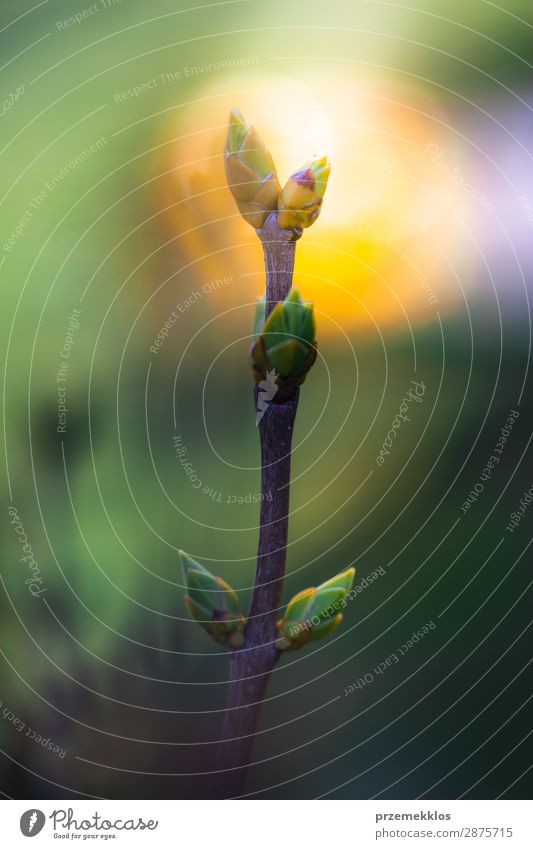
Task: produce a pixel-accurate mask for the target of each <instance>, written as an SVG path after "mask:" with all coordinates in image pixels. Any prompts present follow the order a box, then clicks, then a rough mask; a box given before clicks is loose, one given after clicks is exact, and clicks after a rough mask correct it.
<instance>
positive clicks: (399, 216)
mask: <svg viewBox="0 0 533 849" xmlns="http://www.w3.org/2000/svg"><path fill="white" fill-rule="evenodd" d="M348 83H349V80H346V79H344V78H340V77H339V76H337V77H334V76H331V77H330V78H327V77H324V75H322V76H321V77H320V79H317V80H314V81H313V80H312V79H309V75H307V77H306V82H305V84H304V83H302V82H300V81H298V80H295V79H292V80H288V79H286V78H284V77H283V78H282V77H278V76H275V75H272V74H270V75H269V74H265V73H258V72H254V73H251V72H250V71H247V72H246V75H244V74H241V75H239V74H237V73H235V74H233V75H232V79H231V82H230V83H228V80H224V82H223V83H221V82H213V83H210V84H208V85H206V86H205V88H204V89H203V91H202V92H201V96H200V97H198V98H197V99H195V100H194V101H192V102H190V103H187V104H185V105H184V106H183V107H182V108H181V109H180V110H179V114H177V115H176V116H175V117H174V118H173V119H172V122H170V123H169V124H168V125H167V126H166V127H165V128H164V130H163V135H162V139H161V143H160V147H159V148H158V153H157V167H158V169H159V173H160V174H162V175H164V177H162V179H161V180H160V192H161V193H162V194H163V206H164V207H165V208H166V209H167V214H166V220H167V223H168V228H169V233H174V234H178V235H179V239H178V241H179V246H180V250H181V252H182V255H184V256H185V258H186V261H187V259H189V260H190V261H191V262H193V263H194V269H193V273H194V274H196V275H198V276H199V277H202V278H203V279H209V278H214V277H223V276H225V275H231V274H233V275H235V274H237V275H250V278H251V283H250V286H251V290H250V291H251V299H253V298H254V297H256V296H257V295H258V294H260V292H261V291H262V289H263V287H264V282H263V277H262V270H261V250H260V246H259V243H258V240H257V239H256V237H255V233H254V231H253V229H252V228H251V227H250V226H249V225H248V224H246V223H245V222H244V221H243V220H242V219H241V218H240V216H239V215H238V213H237V210H236V207H235V205H234V202H233V199H232V197H231V195H230V193H229V191H228V189H227V186H226V182H225V176H224V168H223V155H222V151H223V146H224V138H225V133H226V125H227V116H228V113H229V110H230V109H231V108H232V107H234V106H238V107H239V108H240V109H241V110H242V112H243V113H244V116H245V118H246V120H247V121H249V122H250V123H253V124H254V125H255V126H256V127H257V129H258V130H259V132H260V134H261V135H262V137H263V139H264V141H265V143H266V144H267V146H268V147H269V148H270V150H271V152H272V154H273V156H274V159H275V162H276V166H277V170H278V176H279V178H280V182H281V183H282V185H283V183H284V182H285V180H286V179H287V178H288V177H289V176H290V174H291V173H292V172H293V171H294V170H296V168H298V167H300V166H301V165H303V164H304V163H305V162H306V161H307V160H308V159H310V158H311V157H312V156H316V155H321V154H323V153H326V154H327V155H328V157H329V159H330V160H331V162H332V173H331V177H330V182H329V185H328V189H327V192H326V196H325V200H324V205H323V209H322V213H321V216H320V218H319V219H318V221H317V222H316V223H315V224H314V225H313V227H312V228H310V229H309V230H307V231H305V233H304V236H303V238H302V240H301V242H300V244H299V246H298V250H297V260H296V272H295V282H296V283H297V284H299V285H300V286H301V288H302V290H303V292H304V294H305V297H306V298H309V299H312V300H313V301H314V302H315V305H316V307H317V310H319V311H320V312H322V313H323V314H325V315H327V316H331V318H332V320H333V323H332V324H331V326H333V324H334V322H336V321H342V322H343V325H344V326H348V327H349V326H353V325H354V324H356V325H357V326H358V327H359V329H364V327H365V326H368V327H371V326H373V325H376V324H377V325H379V326H383V325H396V324H402V323H405V322H406V321H407V322H417V321H424V320H426V319H427V320H429V319H431V318H433V317H434V313H435V308H436V306H437V305H438V309H439V310H441V311H442V310H445V309H446V308H449V307H450V306H452V305H453V303H454V302H455V300H456V299H457V292H458V291H459V287H458V286H457V285H452V286H450V285H439V282H442V281H443V280H444V281H445V280H448V281H449V280H450V278H451V279H453V277H454V276H459V273H460V272H459V270H458V267H457V259H458V257H457V254H456V253H455V255H454V256H453V257H451V253H452V245H453V244H455V246H456V245H457V243H458V232H459V230H460V229H461V227H462V226H463V224H462V223H461V215H462V212H463V210H462V204H464V199H463V196H462V194H463V193H462V192H461V191H460V189H459V188H458V187H457V185H456V184H455V183H454V182H453V180H451V179H450V177H449V175H448V174H447V173H446V170H445V169H443V168H442V167H440V168H439V167H436V166H435V162H434V157H433V158H432V157H431V156H430V155H428V151H434V150H435V149H437V148H438V149H440V150H445V151H446V157H447V158H448V159H449V160H450V161H457V157H458V155H459V154H458V150H457V148H458V146H457V142H456V141H455V140H454V138H453V137H452V134H451V132H450V131H449V129H448V127H447V124H446V115H445V114H444V112H443V111H442V108H441V107H437V106H436V105H435V103H434V102H433V101H432V99H431V98H430V96H429V94H428V93H427V92H426V91H425V90H424V88H423V87H422V86H421V85H420V84H416V85H406V84H405V83H400V82H398V80H397V79H395V78H391V77H385V76H381V77H375V76H374V77H372V78H369V79H367V80H358V82H357V86H355V85H354V86H352V87H350V86H349V85H348ZM184 113H185V114H184ZM184 126H185V127H187V132H186V134H183V133H181V134H179V133H178V129H177V128H178V127H184ZM232 248H234V250H232ZM237 248H238V249H237ZM221 297H222V298H223V299H224V303H225V305H226V307H227V306H229V302H228V291H225V292H224V293H223V295H221ZM231 297H233V298H234V299H236V300H237V299H238V297H239V294H238V292H234V293H233V294H232V295H231V296H230V300H231ZM214 301H215V302H216V298H215V299H214ZM328 324H329V323H328V322H325V323H324V325H323V327H322V330H325V331H327V329H328Z"/></svg>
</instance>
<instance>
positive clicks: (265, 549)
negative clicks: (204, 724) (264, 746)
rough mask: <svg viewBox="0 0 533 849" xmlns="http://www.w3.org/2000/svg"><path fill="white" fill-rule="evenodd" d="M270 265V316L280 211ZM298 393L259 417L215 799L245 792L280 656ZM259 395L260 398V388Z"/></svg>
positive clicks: (281, 276) (289, 268)
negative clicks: (244, 596) (250, 552)
mask: <svg viewBox="0 0 533 849" xmlns="http://www.w3.org/2000/svg"><path fill="white" fill-rule="evenodd" d="M257 233H258V236H259V238H260V239H261V241H262V243H263V253H264V257H265V269H266V315H267V316H268V314H269V313H270V312H271V310H272V308H273V307H274V304H275V303H276V302H277V301H281V300H283V299H284V298H286V296H287V294H288V292H289V290H290V288H291V285H292V275H293V271H294V257H295V249H296V241H297V239H299V237H300V235H301V231H298V230H281V229H280V228H279V227H278V224H277V218H276V215H275V214H272V215H270V216H269V217H268V219H267V220H266V222H265V225H264V226H263V227H262V228H261V230H258V231H257ZM298 395H299V390H298V389H296V391H295V392H294V395H292V396H291V397H290V398H289V399H288V400H286V401H284V402H282V403H276V401H275V399H274V401H272V402H271V403H270V404H269V405H268V407H267V409H266V412H265V414H264V415H263V417H262V419H261V421H260V422H259V439H260V444H261V493H262V496H263V497H262V499H261V508H260V517H259V544H258V550H257V566H256V572H255V579H254V587H253V592H252V600H251V605H250V611H249V614H248V621H247V626H246V632H245V642H244V646H243V648H242V649H239V650H237V651H234V652H233V655H232V659H231V680H230V686H229V693H228V702H227V709H226V713H225V715H224V722H223V728H222V735H221V744H220V749H219V754H218V773H217V776H216V781H215V785H214V793H213V796H214V797H215V798H232V797H235V796H238V795H239V793H241V791H242V787H243V785H244V780H245V777H246V770H247V766H248V764H249V762H250V757H251V752H252V747H253V743H254V738H255V734H256V731H257V724H258V720H259V713H260V710H261V703H262V701H263V698H264V694H265V690H266V687H267V684H268V680H269V677H270V673H271V672H272V669H273V667H274V664H275V663H276V660H277V659H278V654H279V653H278V651H277V649H276V647H275V645H274V643H275V639H276V622H277V620H278V618H279V616H280V611H279V607H280V602H281V593H282V589H283V579H284V577H285V559H286V553H287V536H288V527H289V491H290V474H291V447H292V436H293V430H294V419H295V416H296V409H297V407H298ZM254 398H255V399H257V390H255V393H254Z"/></svg>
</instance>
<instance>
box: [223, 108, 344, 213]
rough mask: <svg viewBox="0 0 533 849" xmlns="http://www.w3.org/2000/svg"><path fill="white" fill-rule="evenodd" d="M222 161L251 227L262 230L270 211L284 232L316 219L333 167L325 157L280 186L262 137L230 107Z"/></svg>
mask: <svg viewBox="0 0 533 849" xmlns="http://www.w3.org/2000/svg"><path fill="white" fill-rule="evenodd" d="M224 164H225V168H226V178H227V181H228V185H229V187H230V189H231V192H232V194H233V197H234V199H235V201H236V203H237V206H238V207H239V212H240V213H241V215H242V216H243V218H244V219H245V220H246V221H248V223H249V224H251V225H252V227H255V228H256V229H259V228H261V227H262V226H263V224H264V223H265V221H266V219H267V217H268V215H270V213H272V212H276V213H277V221H278V226H279V227H281V228H282V229H283V230H301V228H303V227H310V226H311V224H313V222H314V221H316V219H317V218H318V216H319V214H320V208H321V206H322V199H323V197H324V193H325V191H326V186H327V183H328V178H329V174H330V170H331V166H330V164H329V162H328V161H327V158H326V157H325V156H323V157H321V158H320V159H313V160H311V162H308V163H307V164H306V165H304V166H303V167H302V168H299V169H298V170H297V171H295V172H294V174H292V176H291V177H289V179H288V180H287V182H286V184H285V186H284V187H283V189H282V188H281V186H280V184H279V181H278V177H277V174H276V166H275V164H274V160H273V159H272V155H271V154H270V152H269V151H268V149H267V148H266V146H265V143H264V142H263V140H262V138H261V136H260V135H259V133H258V132H257V130H256V129H255V127H253V126H252V125H251V124H247V123H246V121H245V120H244V118H243V116H242V114H241V112H240V111H239V109H232V110H231V112H230V116H229V125H228V133H227V137H226V147H225V151H224Z"/></svg>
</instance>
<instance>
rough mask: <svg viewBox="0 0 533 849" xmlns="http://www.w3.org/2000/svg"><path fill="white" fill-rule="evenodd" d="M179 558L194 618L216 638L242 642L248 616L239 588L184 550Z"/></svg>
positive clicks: (236, 643)
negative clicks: (242, 609) (240, 601)
mask: <svg viewBox="0 0 533 849" xmlns="http://www.w3.org/2000/svg"><path fill="white" fill-rule="evenodd" d="M179 558H180V562H181V568H182V572H183V581H184V584H185V587H186V588H187V595H186V596H184V598H183V601H184V603H185V607H186V608H187V611H188V613H189V616H190V617H191V619H193V620H194V621H195V622H197V623H198V624H199V625H201V627H202V628H203V629H204V630H205V631H207V633H208V634H209V636H210V637H212V639H213V640H216V642H218V643H222V644H223V645H226V646H230V647H231V648H239V647H240V646H242V645H243V643H244V628H245V625H246V620H245V618H244V616H243V615H242V613H241V612H240V605H239V598H238V596H237V593H236V592H235V590H234V589H233V588H232V587H230V585H229V584H228V583H226V581H224V580H223V579H222V578H219V577H217V576H215V575H212V574H211V572H209V570H208V569H206V568H205V567H204V566H201V565H200V564H199V563H197V562H196V560H193V558H192V557H190V556H189V555H188V554H185V552H184V551H180V552H179Z"/></svg>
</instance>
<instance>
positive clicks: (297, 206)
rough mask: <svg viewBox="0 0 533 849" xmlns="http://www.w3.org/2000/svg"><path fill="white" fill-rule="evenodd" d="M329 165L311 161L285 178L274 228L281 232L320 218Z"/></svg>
mask: <svg viewBox="0 0 533 849" xmlns="http://www.w3.org/2000/svg"><path fill="white" fill-rule="evenodd" d="M330 171H331V165H330V164H329V162H328V161H327V158H326V157H325V156H323V157H322V158H321V159H314V160H312V161H311V162H309V163H308V164H307V165H304V167H303V168H300V169H299V170H298V171H295V172H294V174H293V175H292V177H289V179H288V181H287V182H286V184H285V186H284V187H283V189H282V190H281V194H280V196H279V201H278V225H279V226H280V227H281V228H282V229H284V230H291V229H298V228H301V227H310V226H311V224H313V223H314V222H315V221H316V219H317V218H318V216H319V215H320V208H321V206H322V199H323V197H324V193H325V191H326V186H327V184H328V178H329V174H330Z"/></svg>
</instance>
